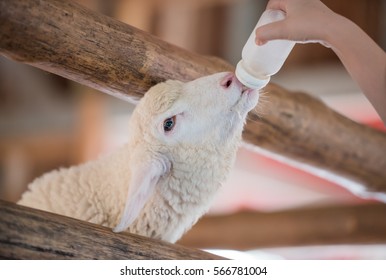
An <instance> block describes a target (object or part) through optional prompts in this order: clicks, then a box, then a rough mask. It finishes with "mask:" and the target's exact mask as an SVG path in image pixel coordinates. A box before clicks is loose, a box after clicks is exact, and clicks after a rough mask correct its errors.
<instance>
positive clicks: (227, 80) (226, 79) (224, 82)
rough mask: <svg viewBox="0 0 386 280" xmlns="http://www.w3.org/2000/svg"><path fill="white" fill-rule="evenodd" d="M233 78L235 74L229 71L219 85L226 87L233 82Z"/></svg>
mask: <svg viewBox="0 0 386 280" xmlns="http://www.w3.org/2000/svg"><path fill="white" fill-rule="evenodd" d="M234 80H235V75H234V74H233V73H229V74H227V75H226V76H225V77H224V78H223V79H222V80H221V82H220V85H221V86H222V87H223V88H225V89H227V88H229V87H230V86H231V85H232V84H233V82H234Z"/></svg>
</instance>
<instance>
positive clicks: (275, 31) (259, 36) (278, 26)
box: [255, 20, 290, 45]
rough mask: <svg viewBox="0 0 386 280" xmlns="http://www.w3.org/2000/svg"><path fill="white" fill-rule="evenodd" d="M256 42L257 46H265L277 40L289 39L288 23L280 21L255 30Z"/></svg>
mask: <svg viewBox="0 0 386 280" xmlns="http://www.w3.org/2000/svg"><path fill="white" fill-rule="evenodd" d="M255 35H256V38H255V42H256V44H257V45H264V44H265V43H267V41H270V40H276V39H289V40H290V38H288V30H287V28H286V21H285V20H280V21H276V22H272V23H268V24H266V25H263V26H260V27H258V28H256V30H255Z"/></svg>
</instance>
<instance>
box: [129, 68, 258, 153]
mask: <svg viewBox="0 0 386 280" xmlns="http://www.w3.org/2000/svg"><path fill="white" fill-rule="evenodd" d="M258 97H259V95H258V92H257V91H253V90H250V89H244V88H243V87H242V85H241V83H240V82H239V81H238V80H237V79H236V77H235V75H234V74H233V73H218V74H214V75H211V76H205V77H202V78H199V79H196V80H194V81H191V82H188V83H182V82H179V81H173V80H169V81H167V82H165V83H160V84H158V85H156V86H154V87H152V88H151V89H150V90H149V91H148V92H147V93H146V94H145V96H144V98H143V99H142V100H141V102H140V104H139V105H138V106H137V108H136V110H135V112H134V114H133V119H137V120H136V121H135V123H134V126H136V127H135V128H133V127H130V131H132V130H137V133H138V134H140V135H141V137H142V138H144V140H145V141H146V140H148V141H151V143H155V142H158V143H160V144H161V143H162V145H166V146H173V145H175V144H178V143H179V144H181V143H184V144H193V145H197V144H201V143H205V144H213V145H216V144H219V145H224V144H226V143H227V141H229V140H230V139H232V138H233V136H234V135H235V134H239V133H240V131H241V130H242V127H243V123H244V121H245V116H246V114H247V113H248V112H249V111H250V110H251V109H252V108H254V107H255V105H256V103H257V101H258Z"/></svg>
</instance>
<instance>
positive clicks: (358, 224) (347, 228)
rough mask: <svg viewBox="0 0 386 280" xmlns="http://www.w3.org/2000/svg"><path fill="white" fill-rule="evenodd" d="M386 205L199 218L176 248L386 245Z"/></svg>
mask: <svg viewBox="0 0 386 280" xmlns="http://www.w3.org/2000/svg"><path fill="white" fill-rule="evenodd" d="M385 217H386V205H384V204H368V205H357V206H334V207H324V208H316V209H297V210H291V211H283V212H274V213H257V212H240V213H236V214H232V215H226V216H207V217H204V218H202V219H201V220H200V221H199V222H198V223H197V224H196V225H195V226H194V227H193V228H192V229H191V230H190V231H189V232H188V233H187V234H186V235H185V236H183V238H182V239H181V240H180V241H179V242H178V243H179V244H182V245H185V246H189V247H196V248H207V247H209V248H223V249H226V248H227V249H237V250H246V249H256V248H264V247H277V246H305V245H330V244H377V243H386V220H385Z"/></svg>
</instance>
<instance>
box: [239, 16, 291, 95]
mask: <svg viewBox="0 0 386 280" xmlns="http://www.w3.org/2000/svg"><path fill="white" fill-rule="evenodd" d="M284 18H285V13H284V12H282V11H280V10H266V11H265V12H264V13H263V14H262V16H261V17H260V19H259V21H258V23H257V25H256V27H255V28H254V29H253V32H252V33H251V35H250V36H249V39H248V41H247V42H246V44H245V46H244V48H243V51H242V54H241V56H242V59H241V60H240V62H239V63H238V64H237V66H236V77H237V78H238V80H239V81H240V82H241V83H242V84H244V85H245V86H247V87H249V88H252V89H261V88H263V87H265V86H266V85H267V84H268V82H269V80H270V77H271V76H272V75H273V74H276V73H277V72H278V71H279V70H280V68H281V67H282V66H283V64H284V61H285V60H286V58H287V57H288V55H289V53H290V52H291V50H292V48H293V47H294V45H295V42H293V41H288V40H272V41H268V42H267V43H266V44H264V45H262V46H258V45H256V43H255V30H256V28H257V27H259V26H262V25H265V24H268V23H271V22H275V21H279V20H283V19H284Z"/></svg>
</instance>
